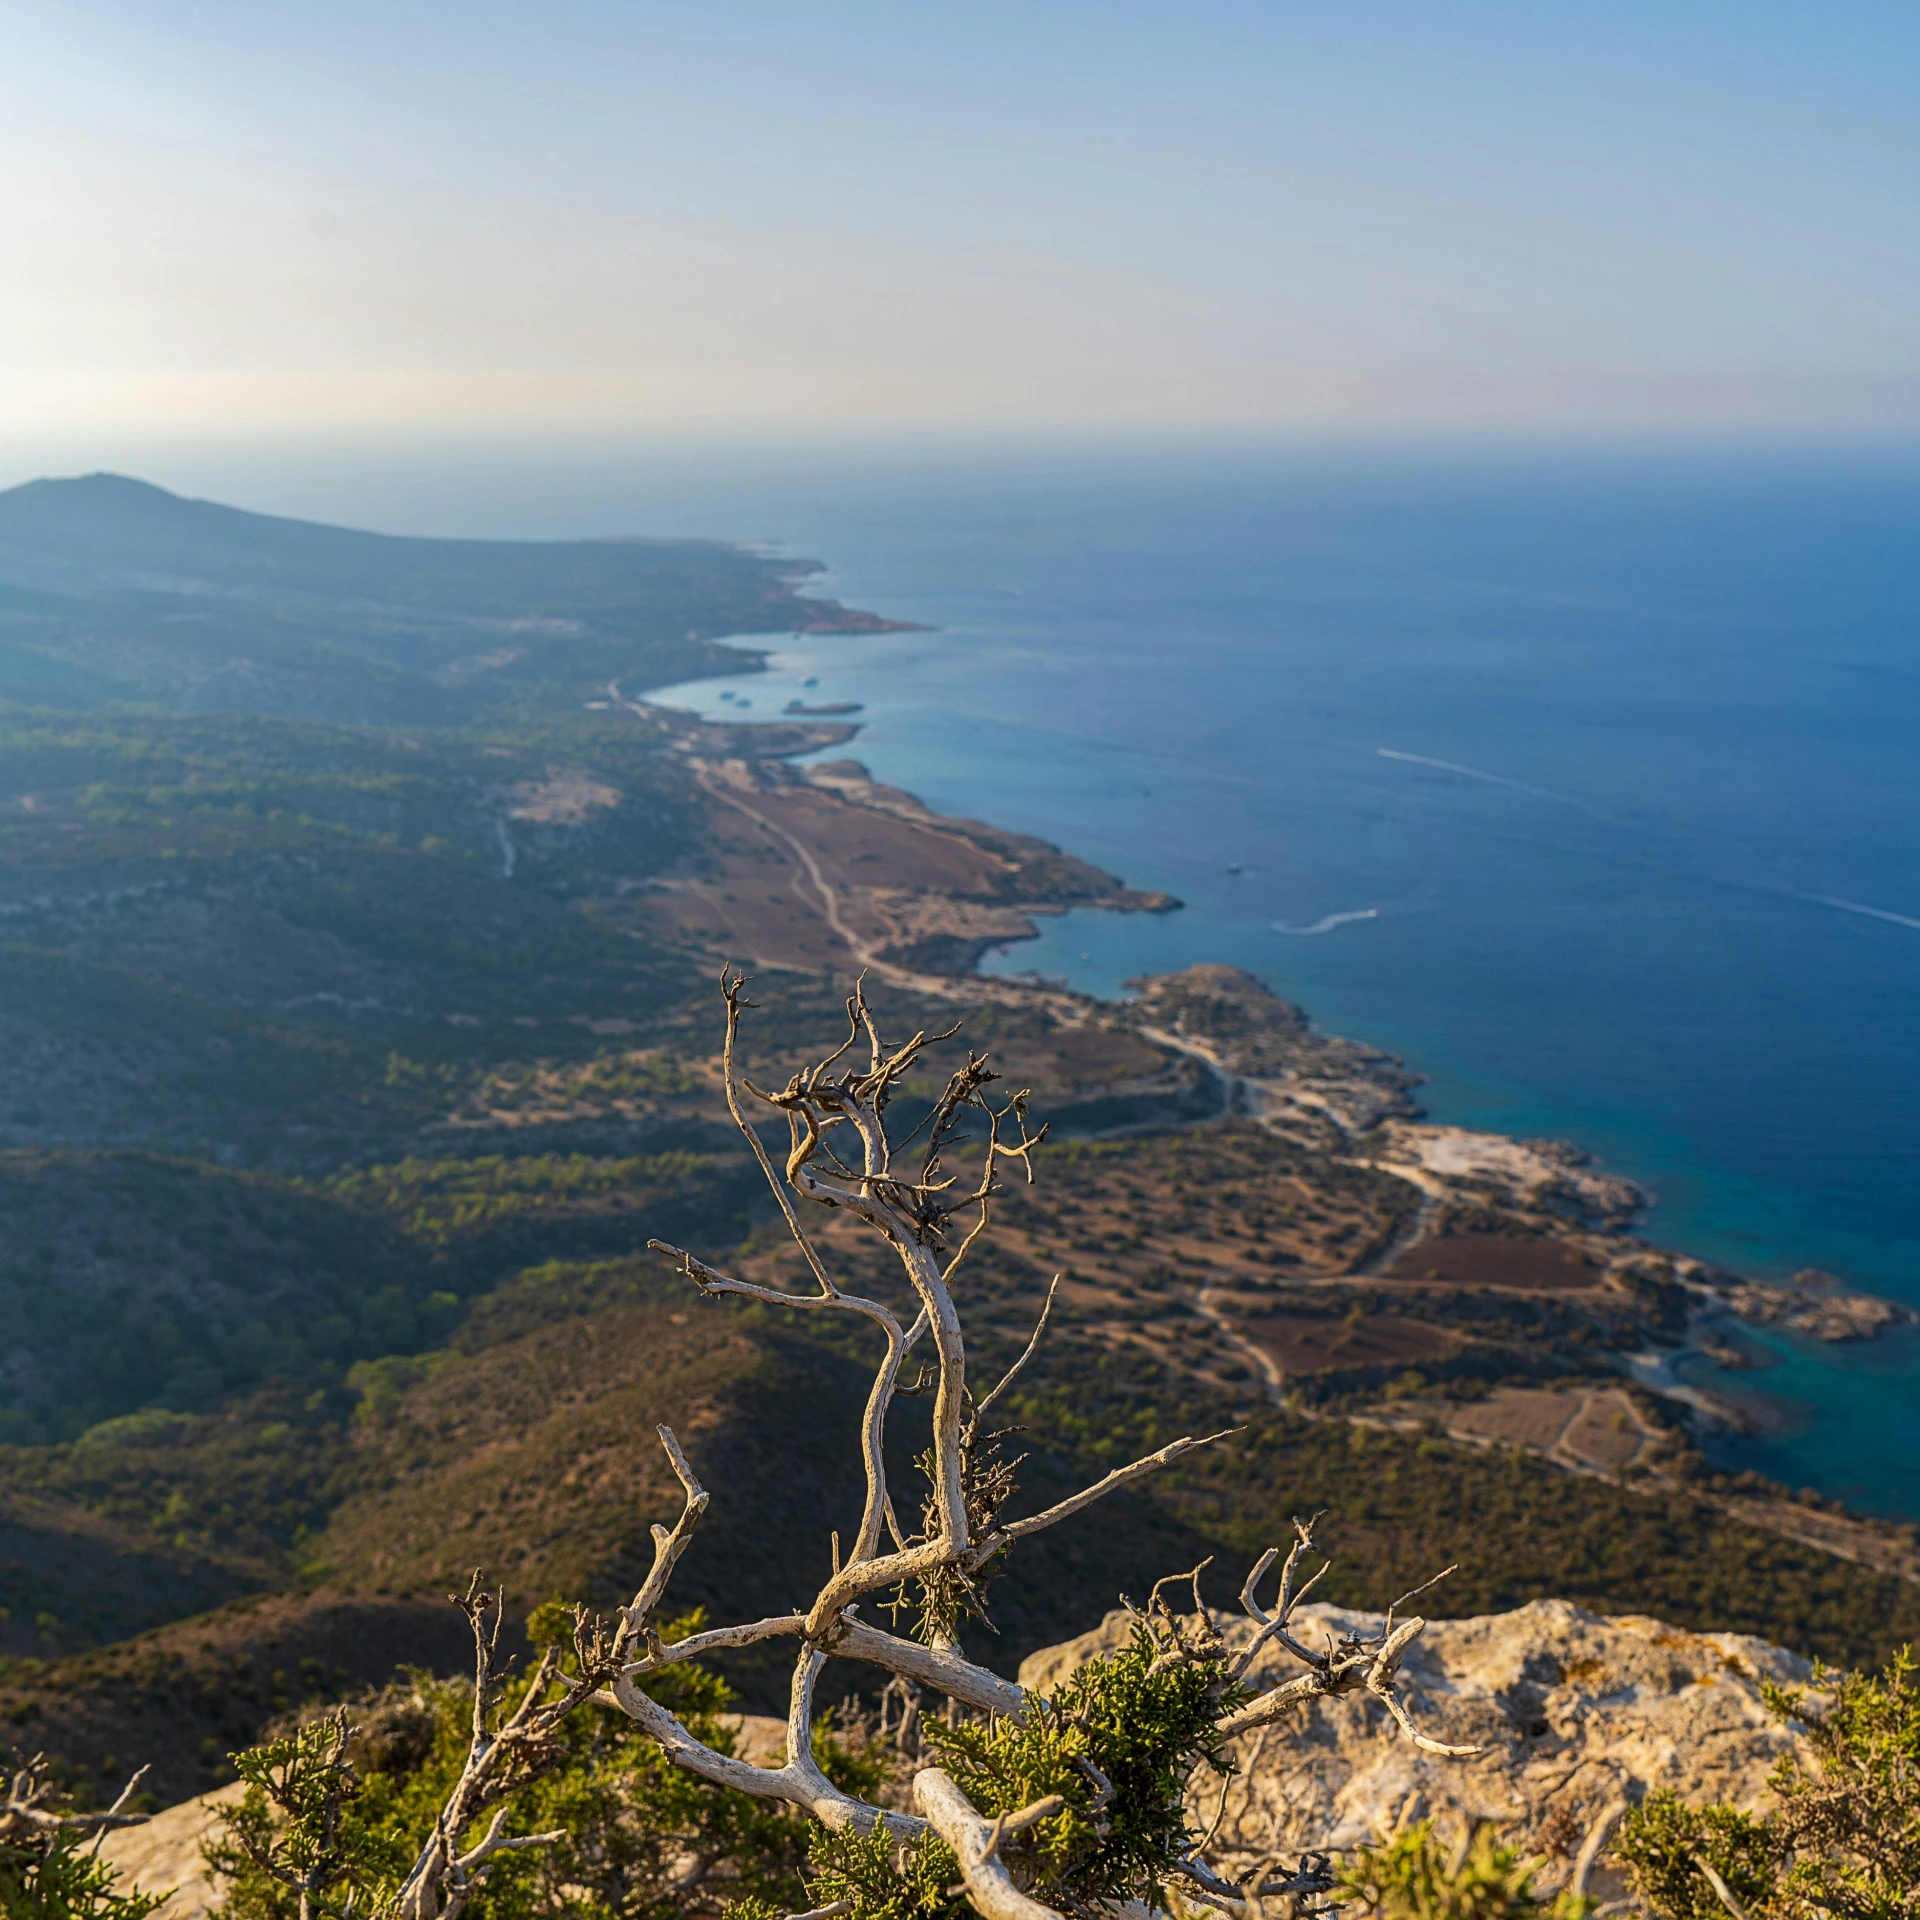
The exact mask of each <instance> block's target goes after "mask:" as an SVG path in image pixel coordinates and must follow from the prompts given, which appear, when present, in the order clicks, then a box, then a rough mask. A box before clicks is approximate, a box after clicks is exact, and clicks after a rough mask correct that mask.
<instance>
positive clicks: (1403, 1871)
mask: <svg viewBox="0 0 1920 1920" xmlns="http://www.w3.org/2000/svg"><path fill="white" fill-rule="evenodd" d="M1534 1865H1535V1863H1534V1862H1532V1861H1528V1860H1523V1859H1522V1858H1521V1857H1520V1855H1519V1854H1517V1853H1516V1852H1514V1850H1513V1849H1512V1848H1511V1847H1503V1846H1502V1845H1501V1844H1500V1842H1499V1841H1498V1840H1497V1839H1496V1838H1495V1836H1494V1832H1493V1829H1492V1828H1491V1827H1486V1826H1483V1827H1480V1828H1478V1829H1477V1830H1476V1831H1475V1832H1474V1833H1473V1834H1472V1835H1471V1836H1470V1837H1469V1838H1468V1839H1467V1841H1466V1842H1465V1843H1464V1844H1463V1845H1462V1846H1460V1847H1458V1848H1456V1849H1453V1850H1451V1851H1449V1850H1448V1849H1446V1848H1443V1847H1442V1846H1441V1844H1440V1841H1439V1839H1438V1837H1437V1836H1436V1835H1435V1833H1434V1831H1433V1822H1432V1821H1431V1820H1416V1821H1415V1822H1414V1823H1413V1824H1412V1825H1411V1826H1410V1827H1408V1828H1407V1829H1406V1830H1405V1832H1403V1833H1398V1834H1396V1835H1394V1837H1393V1838H1392V1839H1390V1840H1387V1841H1385V1842H1383V1843H1382V1844H1381V1845H1379V1846H1377V1847H1366V1848H1363V1849H1362V1850H1361V1852H1360V1853H1359V1854H1358V1855H1357V1856H1356V1857H1355V1859H1354V1860H1353V1861H1352V1862H1351V1864H1350V1865H1349V1866H1348V1867H1347V1870H1346V1872H1345V1873H1343V1874H1342V1875H1341V1878H1340V1899H1341V1903H1342V1904H1344V1903H1345V1902H1346V1901H1348V1900H1350V1901H1352V1902H1353V1904H1354V1905H1355V1906H1356V1907H1359V1908H1361V1909H1363V1910H1364V1911H1365V1913H1366V1914H1367V1915H1369V1916H1370V1920H1585V1916H1586V1915H1588V1914H1589V1913H1591V1912H1592V1911H1593V1907H1594V1902H1593V1901H1591V1900H1589V1899H1586V1898H1583V1897H1581V1896H1579V1895H1575V1894H1565V1893H1563V1894H1560V1895H1557V1896H1556V1897H1555V1898H1554V1899H1552V1900H1545V1899H1542V1898H1541V1897H1540V1896H1539V1895H1538V1894H1536V1893H1535V1892H1534V1891H1533V1873H1534ZM1721 1920H1725V1915H1724V1914H1722V1916H1721Z"/></svg>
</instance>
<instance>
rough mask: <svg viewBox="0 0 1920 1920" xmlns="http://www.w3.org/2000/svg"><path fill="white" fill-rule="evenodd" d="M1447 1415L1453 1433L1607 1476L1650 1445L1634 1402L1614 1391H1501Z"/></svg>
mask: <svg viewBox="0 0 1920 1920" xmlns="http://www.w3.org/2000/svg"><path fill="white" fill-rule="evenodd" d="M1446 1416H1447V1429H1448V1431H1449V1432H1450V1433H1453V1434H1456V1435H1462V1436H1466V1437H1469V1438H1472V1439H1476V1440H1488V1441H1492V1442H1493V1443H1495V1444H1496V1445H1499V1446H1507V1447H1527V1448H1529V1449H1531V1450H1532V1451H1534V1452H1536V1453H1550V1454H1556V1455H1558V1456H1560V1457H1561V1458H1563V1459H1566V1460H1570V1461H1572V1462H1574V1463H1575V1464H1577V1465H1580V1466H1587V1467H1597V1468H1599V1469H1600V1470H1601V1471H1602V1472H1606V1473H1617V1472H1618V1471H1619V1470H1620V1469H1621V1468H1622V1467H1625V1466H1630V1465H1631V1464H1632V1463H1633V1462H1634V1461H1635V1460H1636V1459H1638V1458H1639V1456H1640V1454H1641V1451H1642V1450H1643V1449H1644V1448H1645V1447H1646V1445H1647V1444H1648V1434H1647V1432H1646V1429H1645V1427H1644V1426H1643V1425H1642V1423H1641V1420H1640V1416H1639V1415H1638V1414H1637V1413H1636V1412H1635V1411H1634V1408H1633V1403H1632V1402H1631V1401H1630V1400H1629V1399H1628V1398H1627V1396H1626V1395H1625V1394H1624V1393H1622V1392H1620V1391H1619V1390H1618V1389H1617V1388H1612V1387H1602V1388H1598V1389H1594V1388H1577V1387H1576V1388H1569V1387H1500V1388H1498V1389H1496V1390H1495V1391H1494V1392H1493V1393H1492V1394H1490V1395H1489V1396H1488V1397H1487V1398H1486V1399H1485V1400H1480V1401H1475V1402H1473V1403H1472V1404H1471V1405H1468V1406H1464V1407H1449V1408H1448V1409H1447V1410H1446Z"/></svg>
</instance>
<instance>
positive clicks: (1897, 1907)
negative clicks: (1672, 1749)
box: [1615, 1647, 1920, 1920]
mask: <svg viewBox="0 0 1920 1920" xmlns="http://www.w3.org/2000/svg"><path fill="white" fill-rule="evenodd" d="M1766 1699H1767V1704H1768V1706H1769V1707H1770V1708H1771V1709H1772V1711H1773V1712H1774V1713H1775V1714H1776V1715H1778V1716H1779V1717H1780V1718H1781V1719H1783V1720H1795V1721H1798V1722H1800V1723H1801V1724H1802V1725H1804V1726H1805V1727H1806V1729H1807V1734H1808V1739H1809V1743H1810V1745H1811V1747H1812V1750H1813V1765H1812V1766H1811V1767H1806V1766H1802V1765H1800V1764H1799V1763H1798V1762H1797V1761H1796V1760H1795V1759H1794V1758H1793V1757H1792V1756H1791V1755H1789V1756H1788V1757H1786V1758H1784V1759H1782V1760H1781V1762H1780V1764H1779V1765H1778V1766H1777V1767H1776V1768H1775V1770H1774V1775H1773V1779H1772V1781H1771V1783H1770V1784H1771V1786H1772V1790H1773V1796H1774V1802H1775V1804H1774V1806H1773V1808H1772V1810H1771V1811H1770V1812H1769V1813H1767V1814H1766V1815H1765V1816H1764V1817H1760V1818H1754V1817H1751V1816H1749V1815H1747V1814H1744V1813H1742V1812H1740V1811H1738V1810H1737V1809H1735V1808H1732V1807H1726V1806H1709V1807H1702V1808H1695V1807H1690V1806H1688V1805H1687V1804H1686V1803H1685V1802H1684V1801H1682V1800H1681V1799H1680V1798H1679V1796H1678V1795H1676V1794H1673V1793H1656V1794H1653V1795H1651V1796H1649V1798H1648V1799H1647V1801H1646V1804H1645V1805H1644V1806H1641V1807H1637V1808H1635V1809H1634V1810H1633V1811H1632V1812H1631V1813H1629V1814H1628V1815H1627V1817H1626V1819H1625V1821H1624V1822H1623V1823H1622V1826H1621V1832H1620V1836H1619V1838H1618V1840H1617V1841H1616V1842H1615V1851H1616V1852H1617V1853H1618V1854H1619V1855H1620V1857H1621V1858H1622V1859H1623V1860H1624V1861H1625V1862H1626V1863H1627V1867H1628V1871H1629V1873H1630V1874H1631V1876H1632V1880H1633V1885H1634V1890H1635V1892H1636V1893H1638V1894H1639V1896H1640V1898H1641V1899H1642V1900H1644V1901H1645V1902H1646V1904H1647V1906H1648V1907H1649V1908H1650V1909H1651V1910H1652V1911H1653V1912H1654V1913H1655V1914H1656V1915H1658V1916H1659V1917H1660V1920H1720V1916H1723V1915H1724V1914H1725V1912H1726V1911H1727V1904H1726V1899H1725V1895H1724V1894H1723V1892H1722V1889H1724V1890H1725V1893H1727V1894H1731V1895H1732V1897H1733V1898H1734V1899H1735V1900H1736V1901H1738V1902H1739V1904H1740V1906H1741V1907H1742V1908H1743V1909H1744V1910H1745V1912H1746V1913H1747V1914H1748V1915H1749V1916H1751V1920H1910V1916H1912V1915H1913V1914H1915V1913H1917V1912H1920V1662H1916V1661H1915V1659H1914V1656H1913V1651H1912V1649H1911V1648H1910V1647H1902V1648H1901V1649H1900V1650H1899V1651H1898V1652H1897V1653H1896V1654H1895V1655H1894V1656H1893V1658H1892V1660H1891V1661H1890V1662H1889V1663H1888V1664H1887V1666H1886V1667H1885V1669H1884V1670H1883V1671H1881V1672H1880V1673H1877V1674H1870V1673H1834V1672H1829V1671H1823V1670H1820V1669H1817V1668H1816V1670H1815V1672H1814V1676H1813V1684H1812V1686H1811V1687H1810V1688H1805V1687H1796V1688H1783V1687H1781V1686H1779V1685H1777V1684H1775V1683H1771V1682H1770V1683H1768V1685H1767V1687H1766ZM1716 1880H1717V1881H1718V1882H1719V1886H1717V1887H1716V1885H1715V1884H1714V1883H1715V1881H1716Z"/></svg>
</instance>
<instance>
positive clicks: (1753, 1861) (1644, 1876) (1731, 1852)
mask: <svg viewBox="0 0 1920 1920" xmlns="http://www.w3.org/2000/svg"><path fill="white" fill-rule="evenodd" d="M1614 1852H1615V1853H1616V1854H1618V1855H1619V1857H1620V1858H1621V1859H1622V1860H1624V1861H1625V1862H1626V1865H1627V1872H1628V1875H1629V1877H1630V1878H1631V1879H1632V1881H1633V1886H1634V1890H1635V1892H1637V1893H1638V1894H1639V1896H1640V1898H1641V1899H1642V1900H1644V1901H1645V1902H1646V1903H1647V1905H1648V1906H1649V1907H1650V1908H1652V1910H1653V1911H1654V1912H1655V1913H1656V1914H1659V1915H1661V1916H1662V1920H1726V1914H1727V1910H1726V1908H1725V1906H1724V1905H1722V1904H1721V1901H1720V1897H1719V1895H1718V1894H1716V1893H1715V1892H1714V1890H1713V1883H1712V1882H1711V1881H1710V1880H1709V1879H1708V1878H1707V1875H1706V1874H1705V1872H1704V1871H1703V1870H1702V1866H1701V1863H1702V1862H1703V1861H1704V1862H1705V1863H1706V1865H1707V1866H1710V1867H1712V1869H1713V1870H1714V1872H1715V1873H1717V1874H1718V1875H1719V1876H1720V1878H1721V1879H1722V1880H1723V1881H1724V1882H1725V1883H1726V1886H1727V1890H1728V1891H1729V1892H1730V1893H1731V1894H1732V1895H1733V1897H1734V1898H1735V1899H1736V1900H1738V1901H1739V1902H1740V1904H1741V1905H1742V1906H1743V1907H1745V1908H1747V1909H1748V1911H1749V1912H1756V1911H1764V1910H1765V1908H1766V1907H1767V1906H1768V1904H1769V1903H1770V1902H1771V1900H1772V1897H1773V1892H1774V1885H1775V1882H1776V1881H1777V1880H1778V1878H1779V1870H1778V1865H1777V1863H1776V1861H1775V1858H1774V1848H1773V1836H1772V1834H1771V1833H1770V1832H1769V1831H1768V1829H1767V1827H1766V1826H1765V1825H1764V1824H1763V1823H1762V1822H1761V1821H1758V1820H1755V1819H1753V1818H1752V1817H1751V1816H1750V1815H1748V1814H1744V1813H1742V1812H1740V1811H1739V1810H1738V1809H1737V1808H1734V1807H1725V1806H1718V1807H1690V1806H1688V1805H1687V1803H1686V1802H1685V1801H1684V1800H1682V1799H1681V1798H1680V1796H1679V1795H1678V1794H1677V1793H1673V1792H1669V1791H1667V1790H1665V1789H1663V1790H1662V1791H1660V1792H1658V1793H1653V1794H1649V1795H1648V1796H1647V1799H1646V1800H1645V1802H1644V1803H1643V1804H1642V1805H1640V1806H1638V1807H1635V1808H1634V1809H1633V1810H1632V1811H1631V1812H1630V1813H1629V1814H1628V1815H1627V1817H1626V1819H1625V1820H1623V1821H1622V1822H1621V1825H1620V1834H1619V1837H1618V1838H1617V1839H1616V1840H1615V1841H1614Z"/></svg>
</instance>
